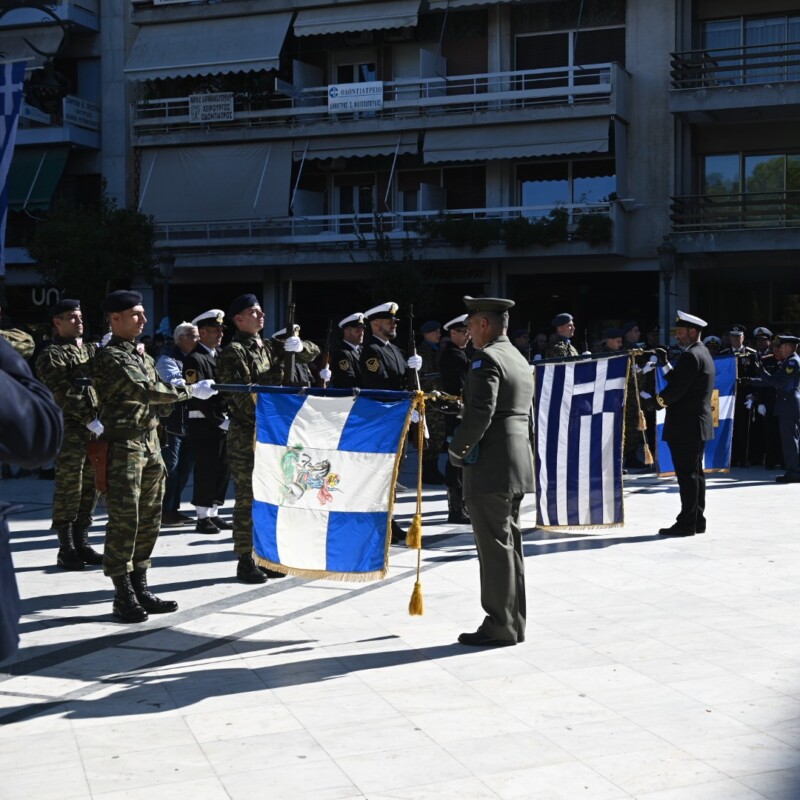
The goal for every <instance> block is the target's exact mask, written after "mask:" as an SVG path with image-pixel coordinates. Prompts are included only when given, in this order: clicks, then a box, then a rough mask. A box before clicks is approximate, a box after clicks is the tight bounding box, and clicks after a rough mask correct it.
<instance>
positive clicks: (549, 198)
mask: <svg viewBox="0 0 800 800" xmlns="http://www.w3.org/2000/svg"><path fill="white" fill-rule="evenodd" d="M517 181H518V182H519V193H520V205H522V206H525V207H526V208H532V209H535V211H532V212H530V213H527V214H526V216H536V217H541V216H547V214H549V213H550V209H552V208H555V207H556V206H558V205H562V204H565V203H569V202H570V190H569V164H568V163H567V162H550V163H545V164H540V165H533V164H523V165H520V166H519V167H518V168H517Z"/></svg>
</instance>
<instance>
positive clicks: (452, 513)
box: [447, 489, 469, 525]
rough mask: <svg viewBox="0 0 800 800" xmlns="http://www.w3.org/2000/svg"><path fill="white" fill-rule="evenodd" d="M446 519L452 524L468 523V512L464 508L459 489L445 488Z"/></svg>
mask: <svg viewBox="0 0 800 800" xmlns="http://www.w3.org/2000/svg"><path fill="white" fill-rule="evenodd" d="M447 521H448V522H450V523H452V524H453V525H469V514H467V511H466V509H465V508H464V501H463V500H462V499H461V490H460V489H448V490H447Z"/></svg>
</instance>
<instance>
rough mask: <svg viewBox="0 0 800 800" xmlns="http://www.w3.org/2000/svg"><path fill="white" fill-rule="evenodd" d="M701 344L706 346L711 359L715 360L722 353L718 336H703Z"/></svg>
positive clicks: (720, 340)
mask: <svg viewBox="0 0 800 800" xmlns="http://www.w3.org/2000/svg"><path fill="white" fill-rule="evenodd" d="M703 344H704V345H705V346H706V349H707V350H708V352H709V353H711V357H712V358H715V357H716V356H718V355H719V354H720V353H721V352H722V339H720V338H719V336H704V337H703ZM726 349H730V348H726Z"/></svg>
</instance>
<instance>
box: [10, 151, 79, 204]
mask: <svg viewBox="0 0 800 800" xmlns="http://www.w3.org/2000/svg"><path fill="white" fill-rule="evenodd" d="M67 156H69V147H17V148H16V149H15V150H14V158H13V159H12V161H11V168H10V169H9V171H8V183H7V186H8V207H9V208H10V209H11V210H12V211H23V210H26V211H34V210H42V209H46V208H50V203H51V202H52V200H53V193H54V192H55V190H56V186H58V182H59V181H60V180H61V174H62V173H63V172H64V165H65V164H66V163H67Z"/></svg>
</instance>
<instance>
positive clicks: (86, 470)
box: [53, 422, 97, 531]
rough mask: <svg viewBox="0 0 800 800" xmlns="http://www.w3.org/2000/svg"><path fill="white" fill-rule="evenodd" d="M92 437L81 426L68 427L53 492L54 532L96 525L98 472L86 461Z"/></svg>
mask: <svg viewBox="0 0 800 800" xmlns="http://www.w3.org/2000/svg"><path fill="white" fill-rule="evenodd" d="M91 436H92V434H91V433H89V430H88V429H87V428H86V427H85V426H84V425H80V424H78V423H73V422H65V423H64V440H63V442H62V444H61V450H60V451H59V453H58V455H57V456H56V480H55V488H54V490H53V529H54V530H58V529H60V528H65V527H66V526H67V525H69V524H70V523H73V526H74V529H75V530H76V531H83V530H86V529H87V528H88V527H89V526H90V525H91V524H92V514H93V513H94V507H95V505H96V503H97V491H96V490H95V488H94V469H93V467H92V464H91V462H90V461H89V459H88V458H87V457H86V443H87V442H88V441H89V439H90V438H91Z"/></svg>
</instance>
